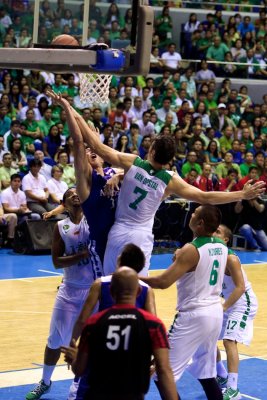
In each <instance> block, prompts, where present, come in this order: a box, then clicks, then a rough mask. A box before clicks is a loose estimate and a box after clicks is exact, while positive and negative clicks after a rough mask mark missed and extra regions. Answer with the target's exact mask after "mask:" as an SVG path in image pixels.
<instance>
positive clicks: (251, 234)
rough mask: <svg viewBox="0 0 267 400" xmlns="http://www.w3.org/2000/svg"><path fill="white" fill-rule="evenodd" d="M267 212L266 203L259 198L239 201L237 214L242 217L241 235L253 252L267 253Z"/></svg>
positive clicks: (236, 207) (236, 206) (236, 205)
mask: <svg viewBox="0 0 267 400" xmlns="http://www.w3.org/2000/svg"><path fill="white" fill-rule="evenodd" d="M264 211H265V205H264V202H263V201H262V200H261V199H259V198H257V199H254V200H248V201H238V202H237V203H236V204H235V212H236V213H237V214H240V215H241V227H240V228H239V233H240V234H241V235H243V236H244V237H245V239H246V241H247V243H248V246H249V248H250V249H252V250H264V251H267V236H266V233H265V232H264V230H263V228H264V218H263V213H264Z"/></svg>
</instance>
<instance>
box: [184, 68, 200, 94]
mask: <svg viewBox="0 0 267 400" xmlns="http://www.w3.org/2000/svg"><path fill="white" fill-rule="evenodd" d="M180 82H181V83H182V82H186V83H187V89H186V93H187V95H188V97H189V99H190V100H191V101H195V100H196V98H197V90H196V83H195V79H194V78H193V69H192V68H190V67H189V68H187V69H186V71H185V73H184V74H183V75H181V78H180Z"/></svg>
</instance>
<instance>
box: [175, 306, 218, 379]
mask: <svg viewBox="0 0 267 400" xmlns="http://www.w3.org/2000/svg"><path fill="white" fill-rule="evenodd" d="M207 311H208V312H207ZM222 318H223V311H222V306H221V304H218V305H217V304H216V305H213V306H210V307H208V308H205V311H204V310H201V311H200V310H197V311H186V312H180V313H178V314H177V317H176V318H175V320H174V323H173V325H172V326H171V329H170V331H169V342H170V356H169V358H170V364H171V368H172V372H173V375H174V379H175V381H178V380H179V379H180V378H181V376H182V374H183V372H184V370H185V369H187V370H188V371H189V372H190V373H191V374H192V375H193V376H194V377H195V378H197V379H207V378H214V377H215V376H216V346H217V340H218V337H219V333H220V329H221V324H222ZM191 359H192V363H191V364H190V365H189V366H188V363H189V361H190V360H191Z"/></svg>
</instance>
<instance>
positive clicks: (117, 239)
mask: <svg viewBox="0 0 267 400" xmlns="http://www.w3.org/2000/svg"><path fill="white" fill-rule="evenodd" d="M129 243H133V244H135V245H136V246H139V247H140V248H141V249H142V251H143V252H144V254H145V258H146V262H145V267H144V268H143V269H142V271H141V272H140V275H143V276H146V275H147V274H148V270H149V265H150V258H151V253H152V250H153V244H154V235H153V234H152V232H150V231H149V230H144V229H140V230H138V229H134V228H133V229H129V226H125V225H121V224H114V225H113V227H112V228H111V230H110V232H109V235H108V243H107V247H106V252H105V257H104V275H110V274H112V273H113V272H114V271H115V269H116V266H117V258H118V256H119V255H120V254H121V252H122V249H123V247H124V246H125V245H126V244H129Z"/></svg>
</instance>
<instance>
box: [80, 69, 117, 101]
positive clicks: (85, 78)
mask: <svg viewBox="0 0 267 400" xmlns="http://www.w3.org/2000/svg"><path fill="white" fill-rule="evenodd" d="M79 76H80V99H81V102H82V103H83V104H84V105H87V106H92V104H106V103H108V101H109V86H110V82H111V78H112V75H102V74H95V73H93V74H90V73H83V74H79Z"/></svg>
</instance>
